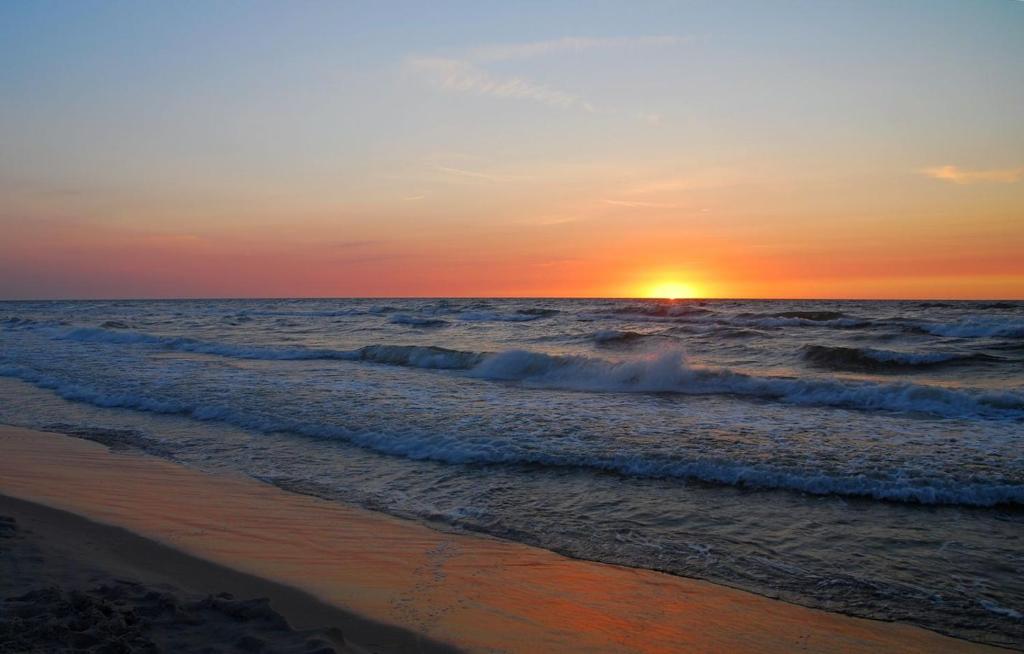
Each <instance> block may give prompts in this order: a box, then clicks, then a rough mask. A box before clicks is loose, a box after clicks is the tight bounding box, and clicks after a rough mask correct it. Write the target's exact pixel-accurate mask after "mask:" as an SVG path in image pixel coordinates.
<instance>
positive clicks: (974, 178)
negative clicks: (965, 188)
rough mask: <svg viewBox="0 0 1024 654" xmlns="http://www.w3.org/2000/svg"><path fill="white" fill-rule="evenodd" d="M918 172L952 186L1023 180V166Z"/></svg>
mask: <svg viewBox="0 0 1024 654" xmlns="http://www.w3.org/2000/svg"><path fill="white" fill-rule="evenodd" d="M920 172H921V174H922V175H927V176H928V177H931V178H933V179H939V180H942V181H944V182H951V183H953V184H977V183H983V182H996V183H1003V184H1012V183H1013V182H1017V181H1019V180H1020V179H1022V178H1024V166H1021V167H1020V168H1001V169H991V170H967V169H964V168H960V167H958V166H952V165H948V166H936V167H933V168H925V169H924V170H922V171H920Z"/></svg>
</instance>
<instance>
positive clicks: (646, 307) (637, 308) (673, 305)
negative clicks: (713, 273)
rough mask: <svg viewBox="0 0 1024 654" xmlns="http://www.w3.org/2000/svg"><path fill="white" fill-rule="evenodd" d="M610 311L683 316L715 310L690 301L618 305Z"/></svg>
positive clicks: (663, 316)
mask: <svg viewBox="0 0 1024 654" xmlns="http://www.w3.org/2000/svg"><path fill="white" fill-rule="evenodd" d="M609 313H611V314H612V315H626V316H646V317H652V318H681V317H692V316H701V315H706V314H711V313H714V312H713V311H711V310H710V309H705V308H703V307H700V306H697V305H695V304H691V303H689V302H649V303H644V304H630V305H627V306H624V307H616V308H614V309H612V310H611V311H609Z"/></svg>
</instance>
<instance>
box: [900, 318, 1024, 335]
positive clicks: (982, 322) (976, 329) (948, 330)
mask: <svg viewBox="0 0 1024 654" xmlns="http://www.w3.org/2000/svg"><path fill="white" fill-rule="evenodd" d="M910 329H912V330H913V331H918V332H924V333H926V334H931V335H932V336H946V337H950V338H1024V319H1020V318H1018V319H1013V318H987V317H977V318H968V319H966V320H961V321H960V322H954V323H914V324H912V325H911V326H910Z"/></svg>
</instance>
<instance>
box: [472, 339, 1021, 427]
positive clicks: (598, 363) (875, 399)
mask: <svg viewBox="0 0 1024 654" xmlns="http://www.w3.org/2000/svg"><path fill="white" fill-rule="evenodd" d="M466 374H467V375H468V376H471V377H478V378H483V379H492V380H501V381H515V382H519V383H522V384H524V385H526V386H531V387H537V388H549V389H561V390H575V391H594V392H636V393H677V394H683V395H733V396H741V397H749V398H754V399H760V400H774V401H779V402H784V403H787V404H795V405H804V406H826V407H837V408H847V409H856V410H862V411H878V410H882V411H895V412H912V413H924V414H932V415H937V416H943V417H951V418H956V417H979V418H1015V419H1020V418H1024V393H1019V392H1014V391H1001V392H997V391H981V390H973V389H950V388H943V387H938V386H928V385H922V384H911V383H891V384H887V383H879V382H851V381H839V380H831V379H803V378H793V377H760V376H755V375H748V374H745V373H740V372H735V371H732V370H729V369H727V368H699V367H691V366H689V365H688V364H687V363H686V361H685V359H684V357H683V354H682V352H680V351H678V350H675V351H669V352H665V353H662V354H660V355H657V356H653V357H638V358H633V359H627V360H623V361H607V360H604V359H596V358H591V357H583V356H555V355H549V354H542V353H537V352H529V351H525V350H513V351H508V352H502V353H499V354H493V355H490V356H487V357H485V358H483V359H482V360H481V361H480V363H479V364H477V365H476V366H474V367H473V368H472V369H470V370H469V371H468V372H467V373H466Z"/></svg>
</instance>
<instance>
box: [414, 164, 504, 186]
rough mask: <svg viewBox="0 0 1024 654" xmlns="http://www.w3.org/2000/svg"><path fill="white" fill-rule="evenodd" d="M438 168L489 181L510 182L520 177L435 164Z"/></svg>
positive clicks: (454, 173)
mask: <svg viewBox="0 0 1024 654" xmlns="http://www.w3.org/2000/svg"><path fill="white" fill-rule="evenodd" d="M434 168H435V169H436V170H439V171H440V172H442V173H447V174H449V175H454V176H456V177H467V178H470V179H482V180H484V181H487V182H510V181H514V180H516V179H518V178H516V177H512V176H510V175H495V174H492V173H482V172H479V171H476V170H465V169H464V168H451V167H449V166H434Z"/></svg>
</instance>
